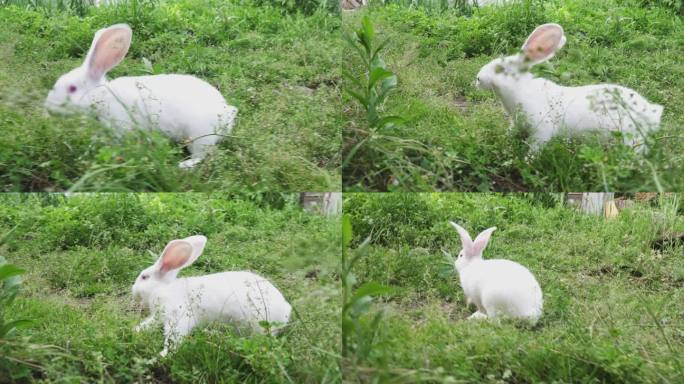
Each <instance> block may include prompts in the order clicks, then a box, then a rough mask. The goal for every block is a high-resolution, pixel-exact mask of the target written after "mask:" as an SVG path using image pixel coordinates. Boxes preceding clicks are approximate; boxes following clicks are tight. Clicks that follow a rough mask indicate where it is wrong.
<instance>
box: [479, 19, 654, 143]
mask: <svg viewBox="0 0 684 384" xmlns="http://www.w3.org/2000/svg"><path fill="white" fill-rule="evenodd" d="M565 41H566V39H565V34H564V32H563V28H562V27H561V26H560V25H558V24H544V25H541V26H539V27H537V28H536V29H535V30H534V32H532V33H531V34H530V36H529V37H528V38H527V41H526V42H525V44H524V45H523V47H522V52H520V53H518V54H516V55H513V56H508V57H503V58H498V59H495V60H493V61H491V62H490V63H489V64H487V65H485V66H484V67H482V69H481V70H480V72H479V73H478V74H477V81H476V84H477V86H478V87H480V88H482V89H488V90H493V91H494V92H495V93H496V94H497V96H498V97H499V99H501V101H502V103H503V105H504V108H505V109H506V111H507V112H508V113H509V115H511V116H513V117H514V118H523V119H525V120H524V121H525V122H526V123H527V124H529V125H530V127H531V128H532V130H533V139H534V142H532V143H531V145H532V147H533V148H534V147H537V146H538V145H539V144H543V143H545V142H547V141H548V140H549V139H550V138H551V137H552V136H553V135H555V134H556V133H557V132H559V131H561V130H566V131H567V132H568V133H581V132H583V131H589V130H610V131H621V132H623V133H627V134H629V136H631V137H627V136H626V138H627V140H628V144H630V145H635V144H636V143H637V141H638V137H639V136H642V135H645V134H647V133H648V132H649V131H651V130H654V129H656V128H658V126H659V125H660V118H661V116H662V113H663V107H662V106H661V105H658V104H653V103H650V102H649V101H648V100H646V99H645V98H644V97H643V96H641V95H639V94H638V93H637V92H636V91H634V90H632V89H629V88H626V87H623V86H620V85H616V84H596V85H588V86H581V87H564V86H561V85H558V84H556V83H554V82H552V81H550V80H546V79H543V78H538V77H536V76H534V75H533V74H532V73H531V72H530V67H532V66H533V65H535V64H538V63H541V62H544V61H547V60H549V59H551V58H552V57H553V56H554V55H555V53H556V51H558V50H559V49H560V48H562V47H563V45H564V44H565ZM642 148H643V146H642V147H641V148H640V149H642Z"/></svg>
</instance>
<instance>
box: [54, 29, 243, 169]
mask: <svg viewBox="0 0 684 384" xmlns="http://www.w3.org/2000/svg"><path fill="white" fill-rule="evenodd" d="M132 33H133V32H132V31H131V28H130V27H129V26H128V25H126V24H116V25H112V26H110V27H107V28H104V29H100V30H99V31H97V33H95V37H94V38H93V42H92V44H91V46H90V50H89V51H88V55H87V56H86V58H85V61H84V62H83V64H82V65H81V66H80V67H78V68H75V69H73V70H72V71H70V72H68V73H66V74H64V75H62V76H61V77H60V78H59V79H58V80H57V82H56V83H55V85H54V87H53V88H52V90H51V91H50V92H49V94H48V96H47V99H46V100H45V107H46V108H47V109H48V111H50V112H53V113H62V114H64V113H71V112H77V111H80V112H88V111H92V112H94V113H95V115H96V116H97V117H98V119H99V120H100V121H101V122H102V123H104V124H106V125H108V126H110V127H116V128H118V129H124V130H126V129H131V128H134V127H137V128H142V129H156V130H159V131H161V132H163V133H164V134H166V135H168V136H169V137H170V138H172V139H173V140H175V141H178V142H184V141H186V140H187V141H191V143H190V144H189V146H188V149H189V151H190V154H191V158H190V159H188V160H185V161H183V162H181V163H180V164H179V166H180V167H181V168H191V167H193V166H195V165H196V164H197V163H199V162H200V161H201V160H202V159H203V158H204V156H205V155H206V154H207V152H208V151H209V150H210V149H211V148H213V147H214V145H216V144H217V143H218V142H219V141H220V140H221V138H222V135H227V134H229V133H230V131H231V130H232V129H233V125H234V122H235V117H236V115H237V108H235V107H233V106H230V105H228V103H226V100H225V99H224V98H223V95H221V93H220V92H219V91H218V90H217V89H216V88H214V87H213V86H211V85H210V84H209V83H207V82H205V81H203V80H201V79H198V78H196V77H194V76H189V75H170V74H165V75H153V76H134V77H119V78H117V79H114V80H112V81H108V80H107V79H106V78H105V75H106V74H107V72H109V70H111V69H112V68H114V67H115V66H116V65H118V64H119V63H120V62H121V61H122V60H123V58H124V57H125V56H126V53H127V52H128V48H129V47H130V44H131V39H132Z"/></svg>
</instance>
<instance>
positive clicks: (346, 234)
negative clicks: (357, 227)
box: [342, 215, 353, 248]
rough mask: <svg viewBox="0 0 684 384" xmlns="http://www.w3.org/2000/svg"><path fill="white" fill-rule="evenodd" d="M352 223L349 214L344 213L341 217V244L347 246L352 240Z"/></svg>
mask: <svg viewBox="0 0 684 384" xmlns="http://www.w3.org/2000/svg"><path fill="white" fill-rule="evenodd" d="M352 235H353V232H352V225H351V219H350V218H349V215H344V216H343V217H342V244H343V245H344V247H345V248H346V247H349V245H350V244H351V241H352Z"/></svg>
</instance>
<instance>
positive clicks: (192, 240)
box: [183, 235, 207, 267]
mask: <svg viewBox="0 0 684 384" xmlns="http://www.w3.org/2000/svg"><path fill="white" fill-rule="evenodd" d="M183 241H186V242H188V243H189V244H190V245H191V246H192V255H191V256H190V259H188V261H187V262H186V264H185V265H184V266H185V267H187V266H188V265H190V264H192V263H194V262H195V260H197V258H198V257H199V256H200V255H201V254H202V252H203V251H204V246H205V245H207V237H206V236H203V235H195V236H190V237H186V238H185V239H183Z"/></svg>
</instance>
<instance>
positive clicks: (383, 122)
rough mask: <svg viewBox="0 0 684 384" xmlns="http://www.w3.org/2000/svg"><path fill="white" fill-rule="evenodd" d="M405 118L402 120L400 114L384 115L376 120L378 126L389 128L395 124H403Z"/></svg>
mask: <svg viewBox="0 0 684 384" xmlns="http://www.w3.org/2000/svg"><path fill="white" fill-rule="evenodd" d="M405 122H406V120H404V118H403V117H401V116H385V117H383V118H381V119H380V120H378V127H379V128H381V129H382V128H389V127H393V126H395V125H401V124H404V123H405Z"/></svg>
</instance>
